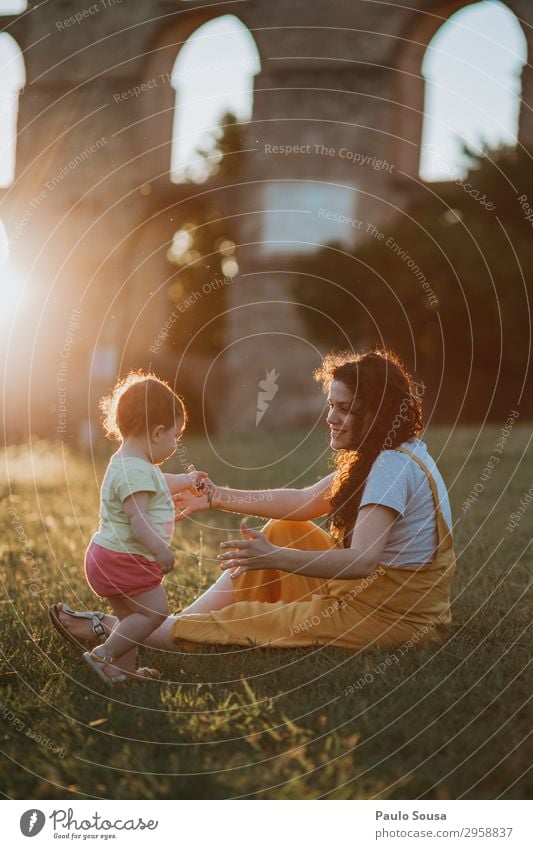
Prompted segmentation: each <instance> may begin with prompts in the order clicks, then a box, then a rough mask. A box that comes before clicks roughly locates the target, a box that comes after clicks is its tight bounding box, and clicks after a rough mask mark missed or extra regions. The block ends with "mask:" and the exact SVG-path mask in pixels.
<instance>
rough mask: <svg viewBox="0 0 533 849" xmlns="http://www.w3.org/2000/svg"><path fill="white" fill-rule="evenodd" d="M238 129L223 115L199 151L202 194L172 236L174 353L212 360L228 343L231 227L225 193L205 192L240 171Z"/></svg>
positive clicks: (232, 255) (232, 265)
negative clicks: (187, 353)
mask: <svg viewBox="0 0 533 849" xmlns="http://www.w3.org/2000/svg"><path fill="white" fill-rule="evenodd" d="M241 149H242V127H241V124H239V123H238V122H237V118H236V117H235V115H233V114H232V113H230V112H228V113H226V114H225V115H223V116H222V118H221V120H220V125H219V128H218V129H217V131H216V132H215V133H214V134H213V136H212V144H211V145H208V146H207V147H206V148H203V149H200V150H198V155H199V156H200V157H201V158H203V159H204V168H203V169H200V170H201V171H202V173H203V174H204V177H205V178H206V179H207V182H206V183H204V187H205V190H203V191H201V192H198V193H196V194H195V195H192V196H191V197H190V198H189V199H188V200H187V202H186V204H185V206H184V210H185V215H184V223H183V225H182V227H181V229H180V230H179V231H178V232H177V233H176V235H175V237H174V242H173V244H172V246H171V247H170V249H169V251H168V254H167V257H168V260H169V262H170V263H171V264H172V265H173V266H175V267H177V268H178V269H179V271H177V272H176V273H175V275H174V276H173V278H172V281H171V283H170V285H169V289H168V294H169V298H170V301H171V308H173V309H174V312H175V315H176V321H175V322H174V324H173V325H172V328H171V332H170V334H169V337H168V346H169V348H170V350H172V351H173V352H174V353H175V352H177V351H183V350H184V349H185V348H186V347H187V348H188V351H189V352H191V353H196V354H204V355H208V356H211V357H212V356H216V354H217V353H218V352H219V351H220V350H221V349H222V348H223V346H224V344H225V341H226V321H225V316H224V311H225V309H226V295H227V289H228V286H229V285H230V284H231V280H232V277H233V276H234V275H235V273H236V255H235V244H234V242H233V241H232V239H231V233H232V232H233V228H234V226H235V225H234V223H233V219H231V218H230V219H229V220H228V219H227V218H226V217H225V215H224V212H223V211H222V210H223V209H224V208H225V205H224V195H223V194H222V195H221V193H220V192H219V191H209V189H210V188H212V187H213V181H214V182H215V183H216V185H217V186H220V183H221V181H225V180H228V181H229V182H231V181H232V180H233V179H234V178H235V177H236V176H237V174H238V171H239V169H240V168H241V167H242V157H241V156H239V153H240V151H241Z"/></svg>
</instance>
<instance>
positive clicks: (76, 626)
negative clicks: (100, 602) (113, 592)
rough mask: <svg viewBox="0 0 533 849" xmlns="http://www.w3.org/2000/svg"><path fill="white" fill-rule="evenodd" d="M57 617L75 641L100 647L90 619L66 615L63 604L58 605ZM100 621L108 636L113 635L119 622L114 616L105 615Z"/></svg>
mask: <svg viewBox="0 0 533 849" xmlns="http://www.w3.org/2000/svg"><path fill="white" fill-rule="evenodd" d="M57 615H58V618H59V621H60V622H61V624H62V626H63V627H64V629H65V631H68V633H69V634H71V635H72V636H73V637H74V639H76V640H83V641H84V642H86V643H87V644H88V645H91V646H97V645H99V643H100V640H99V639H98V638H97V637H96V636H95V634H94V631H93V628H92V625H91V622H90V620H89V619H77V618H76V617H74V616H70V615H69V614H68V613H64V612H63V610H62V609H61V602H60V603H59V604H58V613H57ZM100 621H101V623H102V625H103V627H104V630H105V631H106V633H107V634H109V633H111V631H112V630H113V627H114V625H115V624H116V622H117V620H116V619H115V617H114V616H108V615H105V616H104V618H103V619H101V620H100Z"/></svg>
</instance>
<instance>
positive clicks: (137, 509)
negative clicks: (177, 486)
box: [123, 475, 179, 573]
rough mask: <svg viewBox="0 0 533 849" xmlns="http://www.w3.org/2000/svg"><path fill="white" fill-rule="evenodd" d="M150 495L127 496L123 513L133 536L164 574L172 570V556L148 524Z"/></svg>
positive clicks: (135, 494) (148, 493)
mask: <svg viewBox="0 0 533 849" xmlns="http://www.w3.org/2000/svg"><path fill="white" fill-rule="evenodd" d="M177 477H179V475H178V476H177ZM150 495H151V493H150V492H135V493H134V494H133V495H128V497H127V498H126V499H124V502H123V504H124V511H125V513H126V516H127V517H128V519H129V521H130V525H131V530H132V532H133V534H134V536H135V537H136V538H137V539H138V540H139V542H141V543H142V544H143V545H144V546H146V548H147V549H148V551H150V552H151V553H152V554H153V555H154V557H155V559H156V560H157V562H158V563H159V565H160V566H161V571H162V572H165V573H166V572H170V570H171V569H173V568H174V554H173V553H172V551H171V549H170V548H169V547H168V545H166V543H165V541H164V540H162V539H161V537H160V536H159V534H158V533H157V532H156V531H155V530H154V528H153V527H152V524H151V523H150V519H149V518H148V515H147V514H148V503H149V501H150Z"/></svg>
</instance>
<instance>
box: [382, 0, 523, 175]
mask: <svg viewBox="0 0 533 849" xmlns="http://www.w3.org/2000/svg"><path fill="white" fill-rule="evenodd" d="M485 4H487V0H474V2H471V0H470V2H469V0H466V2H465V0H441V2H440V3H438V4H436V5H435V6H433V7H432V8H431V11H420V12H418V13H417V14H416V17H415V18H414V19H413V21H414V23H413V22H412V23H411V27H410V29H409V30H408V31H407V33H406V34H405V35H404V37H403V39H402V46H401V48H400V50H399V53H398V57H397V62H396V74H395V85H394V95H393V99H394V101H395V104H396V106H395V109H394V117H393V128H392V133H391V144H392V146H393V151H392V153H391V156H392V157H394V161H395V163H396V165H397V170H398V171H401V172H403V173H404V174H406V175H408V176H409V177H414V178H415V179H419V171H420V164H421V153H422V139H423V133H424V119H425V114H426V113H425V107H426V80H425V77H424V74H423V67H424V60H425V58H426V56H427V53H428V47H430V45H431V43H432V42H433V39H434V38H435V37H438V36H439V35H440V34H439V30H440V29H441V27H443V25H444V24H446V23H447V22H448V21H449V20H450V18H452V17H453V16H455V14H456V13H458V12H461V11H462V10H466V9H467V8H472V9H475V7H478V6H484V5H485ZM490 5H491V6H503V7H504V8H505V9H507V10H508V12H509V13H510V14H512V15H513V19H514V20H515V21H516V26H517V27H519V29H520V37H521V39H522V47H523V51H522V52H525V49H526V47H527V42H526V38H525V35H524V32H523V29H522V26H521V25H520V22H519V20H518V18H516V16H515V15H514V13H513V12H512V9H511V8H510V7H509V6H508V5H507V4H502V3H499V2H494V0H490ZM442 35H444V30H443V32H442ZM435 44H437V46H438V42H435ZM430 49H433V48H430ZM524 60H525V61H527V57H524ZM426 67H427V66H426ZM512 96H513V95H512V94H511V97H512ZM394 136H397V138H396V139H395V138H394Z"/></svg>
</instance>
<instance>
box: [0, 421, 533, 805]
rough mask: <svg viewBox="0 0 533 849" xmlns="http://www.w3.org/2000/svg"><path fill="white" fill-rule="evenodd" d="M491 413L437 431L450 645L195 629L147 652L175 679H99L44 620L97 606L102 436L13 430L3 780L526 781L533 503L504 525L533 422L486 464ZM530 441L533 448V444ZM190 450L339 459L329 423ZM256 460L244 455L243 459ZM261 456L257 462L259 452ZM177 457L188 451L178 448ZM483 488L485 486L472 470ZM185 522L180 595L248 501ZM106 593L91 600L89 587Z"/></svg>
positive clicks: (120, 794) (247, 479) (141, 794)
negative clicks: (415, 648) (201, 640)
mask: <svg viewBox="0 0 533 849" xmlns="http://www.w3.org/2000/svg"><path fill="white" fill-rule="evenodd" d="M499 437H500V431H499V429H498V428H485V429H484V430H483V432H482V433H481V434H479V433H478V432H477V431H475V430H474V429H466V428H465V429H462V430H458V431H455V432H454V434H453V442H450V443H449V444H448V442H447V433H446V432H445V431H444V430H439V429H436V430H434V431H432V432H431V433H429V434H428V435H427V436H426V440H427V442H428V444H429V447H430V449H431V450H432V451H433V453H434V455H435V456H436V457H438V458H439V465H440V468H441V470H442V472H443V474H444V477H445V479H446V480H447V482H448V484H449V486H450V489H451V496H452V506H453V509H454V517H455V519H456V520H457V519H460V521H459V522H458V524H457V529H456V534H455V541H456V549H457V551H458V552H459V553H460V560H459V567H458V571H457V577H456V580H455V586H454V596H455V598H454V608H453V609H454V620H455V631H454V634H453V636H452V638H451V639H450V640H449V641H448V642H447V643H446V645H445V646H444V647H442V648H440V649H439V650H433V651H430V650H423V651H421V652H406V653H396V654H390V655H387V654H386V653H383V652H375V653H372V654H359V655H354V654H351V653H350V652H347V651H344V650H340V649H331V648H322V649H318V650H316V649H314V650H301V649H298V650H290V651H288V650H279V649H278V650H275V649H271V648H266V649H257V648H255V649H253V648H249V649H230V650H228V649H223V648H222V647H209V646H205V647H201V651H200V652H199V653H198V654H179V653H171V654H165V655H163V657H161V655H155V654H151V653H150V652H148V651H145V652H144V654H143V661H146V662H148V663H150V662H152V663H155V662H156V661H157V665H159V666H160V667H161V668H162V669H163V671H164V673H165V675H166V677H167V678H168V679H169V680H170V681H171V683H165V684H160V683H157V682H150V683H149V684H146V685H145V686H144V687H138V686H135V685H129V686H128V687H127V688H125V689H124V690H122V691H120V692H118V691H117V692H114V691H113V692H109V691H105V692H104V690H103V688H102V687H100V683H99V682H98V681H97V679H95V678H94V677H93V676H92V675H91V673H90V671H89V670H88V669H86V668H85V667H84V665H82V663H81V662H80V658H79V656H78V655H77V653H76V651H74V650H73V649H71V648H70V647H69V646H68V645H66V644H64V643H63V642H62V641H61V640H60V639H59V638H58V637H57V636H56V635H55V634H53V633H52V631H51V629H50V628H49V626H48V621H47V616H46V608H47V606H48V605H49V604H51V603H52V602H53V601H57V600H64V601H68V602H69V603H70V604H72V605H73V606H77V607H79V608H82V607H86V608H89V609H92V608H94V607H95V599H94V597H93V595H92V593H91V591H90V590H89V589H88V587H87V586H86V585H85V582H84V577H83V571H82V561H83V553H84V548H85V546H86V544H87V541H88V539H89V537H90V535H91V533H92V532H93V530H94V528H95V524H96V521H97V510H98V488H97V484H98V480H99V479H100V477H101V475H102V472H103V470H104V468H105V461H106V453H105V452H106V451H107V453H109V446H107V448H106V447H105V446H104V449H103V450H101V451H100V453H99V454H98V455H97V456H95V457H93V458H92V459H91V458H88V457H83V456H82V455H80V454H79V453H78V454H76V453H75V452H74V451H65V450H64V449H63V448H62V446H61V445H51V444H46V443H34V445H33V446H32V451H31V452H30V451H29V449H28V447H27V446H22V447H12V448H8V449H7V451H6V454H5V477H4V479H3V483H2V485H1V490H0V491H1V496H2V506H3V510H2V513H1V516H2V520H1V521H2V534H1V537H0V569H1V581H2V598H1V606H2V608H1V613H2V615H1V623H0V629H1V635H0V636H1V640H0V646H1V653H0V664H1V666H0V716H1V719H2V721H1V722H0V735H1V738H2V739H1V747H0V748H1V750H2V752H3V754H2V759H1V761H0V788H1V790H2V792H3V793H4V795H5V796H7V797H10V798H16V799H28V798H36V799H38V798H43V799H44V798H58V799H68V800H74V799H80V798H91V797H98V798H112V799H115V798H116V799H120V798H122V799H124V798H126V799H160V798H163V799H172V798H182V799H189V798H213V799H222V798H224V799H225V798H235V797H246V798H256V799H273V798H276V799H278V798H281V799H315V798H318V797H325V798H330V799H348V798H349V799H369V798H375V799H376V798H380V799H385V798H387V799H415V798H424V799H449V798H496V797H501V798H506V799H516V798H527V797H528V796H530V795H531V792H532V789H533V788H532V786H531V782H530V780H529V779H528V767H529V764H530V763H531V750H529V751H528V750H527V748H526V740H527V735H528V731H529V723H528V716H527V703H528V698H529V688H528V682H527V679H526V673H527V666H528V661H529V651H528V633H527V628H528V625H529V622H530V616H529V612H528V606H527V597H526V591H527V587H528V580H529V573H530V570H531V549H530V548H528V546H529V545H530V533H528V530H527V528H528V527H531V518H532V517H533V504H531V506H530V507H529V511H530V514H529V515H528V512H527V510H526V512H525V513H524V515H523V517H522V519H521V521H520V523H519V524H518V526H517V527H516V528H515V529H514V530H513V532H510V531H508V530H506V525H508V523H509V521H510V515H511V513H513V512H516V511H517V509H518V507H519V505H520V499H521V498H523V496H524V493H525V492H527V491H528V489H529V487H530V485H531V478H530V477H529V475H530V469H531V461H532V459H533V458H532V456H531V449H530V448H529V443H530V439H531V437H530V429H529V428H528V427H526V426H519V425H518V424H517V425H515V426H514V428H513V430H512V432H511V435H510V436H509V438H508V441H507V443H506V445H505V448H504V451H503V454H502V455H501V461H500V463H499V464H498V465H497V466H496V467H495V469H493V470H492V471H491V473H490V474H489V476H488V477H487V476H485V480H483V483H482V486H483V491H482V492H480V493H478V495H477V498H476V499H475V500H474V501H473V503H472V504H471V506H470V508H469V509H468V510H465V511H463V509H462V505H463V504H464V502H465V501H466V500H467V499H468V496H469V494H470V493H471V491H472V490H473V488H474V487H475V486H476V484H479V483H480V481H481V480H482V478H481V476H482V475H483V473H484V469H485V467H486V464H487V461H488V460H489V458H490V457H491V455H493V454H494V446H495V445H496V443H497V442H498V440H499ZM526 449H527V451H528V453H527V454H524V451H526ZM180 457H181V462H186V461H189V460H194V461H195V462H197V465H198V467H200V468H201V467H202V466H203V465H205V466H206V467H207V469H208V470H209V471H210V473H211V474H212V477H213V478H214V479H215V480H217V482H220V483H227V484H235V485H236V484H239V485H241V486H253V485H255V486H268V485H271V484H273V485H275V484H277V485H290V483H291V482H292V483H293V485H303V484H305V483H309V482H311V481H314V480H316V479H317V478H318V476H319V475H321V474H322V473H324V472H325V471H326V470H327V466H328V456H327V453H326V445H325V442H324V437H323V436H322V435H314V436H312V437H310V438H305V436H301V435H299V434H287V435H282V436H278V437H275V438H274V437H264V438H263V439H262V440H258V439H257V438H255V439H253V438H249V439H242V438H240V439H239V440H236V439H234V440H231V439H225V440H221V441H220V442H218V443H217V445H216V446H209V445H207V444H206V443H201V442H200V441H198V440H194V439H190V440H187V441H186V442H185V444H184V447H183V449H182V452H181V454H180ZM236 464H238V465H240V466H241V467H244V468H240V469H237V468H233V466H234V465H236ZM257 466H263V467H264V468H262V469H257V470H256V469H255V467H257ZM169 468H173V469H176V470H177V469H179V468H180V463H179V462H178V460H174V461H173V463H171V464H169ZM477 489H478V490H479V486H478V487H477ZM193 519H194V520H195V521H192V520H190V521H188V522H187V523H184V524H183V525H181V526H179V527H178V531H177V533H176V536H175V545H176V547H177V549H178V550H179V552H180V554H179V557H178V565H177V568H176V570H175V571H174V573H173V576H172V578H171V580H170V581H167V587H168V588H169V595H170V597H171V604H172V605H173V606H174V607H176V608H177V607H180V606H183V605H184V604H186V603H188V602H189V601H190V600H192V599H193V598H194V597H195V596H196V595H197V594H198V593H199V592H200V591H202V590H203V589H205V588H206V587H207V586H208V585H209V583H210V582H211V581H212V579H213V578H214V577H215V576H216V575H217V574H218V569H217V566H216V564H215V562H214V557H215V555H216V553H217V548H218V543H219V542H220V541H221V539H224V538H227V532H228V530H229V529H232V528H233V529H234V528H236V527H237V523H238V518H237V517H235V516H231V515H229V514H222V513H213V514H207V513H199V514H196V515H195V516H194V517H193ZM96 606H98V605H97V604H96Z"/></svg>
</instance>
